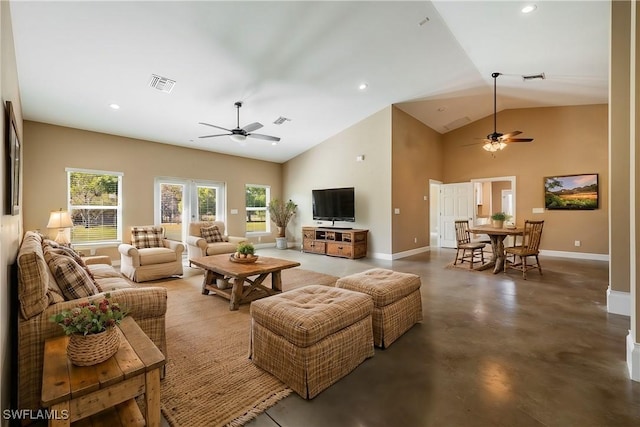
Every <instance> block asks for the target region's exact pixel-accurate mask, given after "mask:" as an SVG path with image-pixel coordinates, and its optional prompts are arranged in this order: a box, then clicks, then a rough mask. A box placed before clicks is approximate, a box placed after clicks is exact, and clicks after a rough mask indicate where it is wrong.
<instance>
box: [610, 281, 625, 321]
mask: <svg viewBox="0 0 640 427" xmlns="http://www.w3.org/2000/svg"><path fill="white" fill-rule="evenodd" d="M607 312H608V313H611V314H621V315H622V316H631V294H630V293H629V292H620V291H614V290H612V289H611V285H609V287H608V288H607Z"/></svg>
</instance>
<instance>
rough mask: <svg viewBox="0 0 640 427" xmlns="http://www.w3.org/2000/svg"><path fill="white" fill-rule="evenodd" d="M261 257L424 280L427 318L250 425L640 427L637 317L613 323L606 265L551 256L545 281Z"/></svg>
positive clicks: (298, 256)
mask: <svg viewBox="0 0 640 427" xmlns="http://www.w3.org/2000/svg"><path fill="white" fill-rule="evenodd" d="M258 253H259V254H262V255H266V256H274V257H279V258H288V259H294V260H297V261H299V262H300V263H301V264H302V265H301V268H305V269H309V270H314V271H318V272H323V273H327V274H333V275H336V276H345V275H347V274H352V273H356V272H360V271H364V270H366V269H368V268H372V267H383V268H389V269H393V270H397V271H403V272H408V273H414V274H418V275H419V276H420V277H421V278H422V288H421V292H422V304H423V314H424V320H423V321H422V323H420V324H417V325H416V326H414V327H413V328H412V329H410V330H409V331H408V332H407V333H406V334H405V335H403V336H402V337H401V338H399V339H398V341H396V342H395V343H393V344H392V345H391V346H390V347H389V348H388V349H386V350H380V349H376V353H375V356H374V357H373V358H371V359H368V360H366V361H365V362H364V363H362V364H361V365H360V366H359V367H358V368H356V369H355V370H354V371H353V372H352V373H351V374H349V375H348V376H346V377H345V378H343V379H341V380H340V381H338V382H337V383H336V384H334V385H333V386H331V387H329V388H328V389H326V390H325V391H323V392H322V393H321V394H320V395H318V396H317V397H316V398H315V399H313V400H310V401H307V400H303V399H302V398H300V397H299V396H298V395H296V394H292V395H290V396H289V397H287V398H285V399H283V400H281V401H280V402H278V403H277V404H276V405H275V406H273V407H271V408H270V409H268V410H267V411H266V412H265V413H263V414H261V415H260V416H259V417H258V418H256V419H255V420H253V421H252V422H250V423H249V424H247V426H250V427H276V426H281V427H329V426H331V427H395V426H402V427H405V426H406V427H419V426H437V427H440V426H444V427H457V426H505V427H514V426H522V427H528V426H535V427H539V426H558V427H571V426H580V427H590V426H594V427H600V426H615V427H618V426H619V427H627V426H628V427H632V426H633V427H639V426H640V383H638V382H633V381H631V380H630V379H629V374H628V371H627V366H626V362H625V357H626V347H625V343H626V336H627V334H628V330H629V318H628V317H625V316H618V315H613V314H608V313H607V310H606V289H607V284H608V263H607V262H603V261H585V260H575V259H562V258H550V257H544V256H543V257H541V264H542V268H543V275H542V276H540V275H539V274H538V273H537V272H536V271H532V272H530V273H529V274H528V275H527V279H528V280H526V281H525V280H523V279H522V275H521V274H520V273H518V272H516V271H513V270H512V271H510V272H509V273H508V274H502V273H500V274H497V275H494V274H492V273H491V272H490V271H484V272H473V271H464V270H460V269H452V268H447V264H449V263H450V262H451V261H452V260H453V257H454V255H455V251H454V250H448V249H436V250H433V251H431V252H427V253H422V254H419V255H414V256H411V257H408V258H403V259H400V260H396V261H382V260H374V259H370V258H365V259H361V260H345V259H339V258H330V257H325V256H320V255H313V254H304V253H301V252H299V251H297V250H293V249H289V250H276V249H260V250H259V251H258Z"/></svg>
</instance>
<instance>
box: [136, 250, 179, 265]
mask: <svg viewBox="0 0 640 427" xmlns="http://www.w3.org/2000/svg"><path fill="white" fill-rule="evenodd" d="M138 253H139V254H140V265H154V264H164V263H167V262H174V261H175V260H176V259H177V258H176V251H174V250H173V249H169V248H165V247H162V248H144V249H138Z"/></svg>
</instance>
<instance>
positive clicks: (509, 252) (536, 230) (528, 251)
mask: <svg viewBox="0 0 640 427" xmlns="http://www.w3.org/2000/svg"><path fill="white" fill-rule="evenodd" d="M543 226H544V221H530V220H526V221H525V222H524V233H523V235H522V244H521V245H518V246H511V247H508V248H505V250H504V252H505V255H506V256H505V260H504V272H505V273H506V272H507V268H511V269H514V270H519V271H522V277H523V278H524V279H525V280H527V271H528V270H531V269H534V268H537V269H538V271H539V272H540V274H542V267H541V266H540V260H539V259H538V254H539V253H540V251H539V247H540V239H541V238H542V227H543ZM509 256H512V260H511V261H509ZM516 257H519V258H520V262H516ZM529 257H535V259H536V262H535V264H527V258H529Z"/></svg>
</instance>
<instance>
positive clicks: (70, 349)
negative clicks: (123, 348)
mask: <svg viewBox="0 0 640 427" xmlns="http://www.w3.org/2000/svg"><path fill="white" fill-rule="evenodd" d="M119 347H120V334H119V333H118V330H117V329H116V328H107V330H106V331H104V332H100V333H99V334H89V335H80V334H72V335H71V336H69V344H68V345H67V357H68V358H69V360H70V361H71V363H73V364H74V365H77V366H91V365H96V364H98V363H101V362H104V361H105V360H107V359H108V358H110V357H111V356H113V355H114V354H116V352H117V351H118V348H119Z"/></svg>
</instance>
